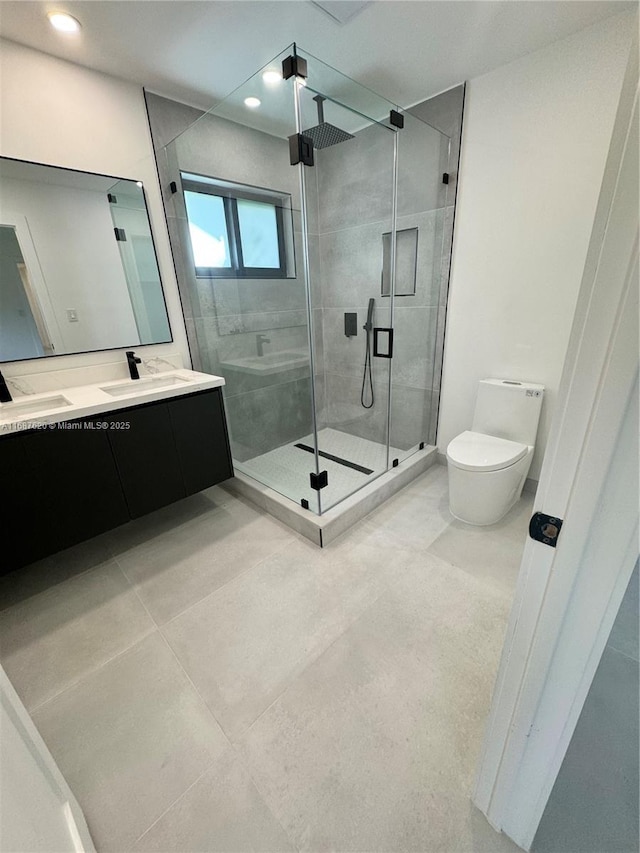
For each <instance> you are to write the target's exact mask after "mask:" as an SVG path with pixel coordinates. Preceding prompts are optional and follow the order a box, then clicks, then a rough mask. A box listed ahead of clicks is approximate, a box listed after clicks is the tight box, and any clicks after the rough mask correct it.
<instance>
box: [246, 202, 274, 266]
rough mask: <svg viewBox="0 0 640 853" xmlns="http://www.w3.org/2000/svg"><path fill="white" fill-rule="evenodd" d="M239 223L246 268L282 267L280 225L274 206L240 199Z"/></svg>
mask: <svg viewBox="0 0 640 853" xmlns="http://www.w3.org/2000/svg"><path fill="white" fill-rule="evenodd" d="M238 223H239V225H240V241H241V245H242V257H243V261H244V266H245V267H263V268H267V269H278V268H279V267H280V249H279V246H278V223H277V219H276V208H275V207H274V205H273V204H267V203H265V202H261V201H249V200H248V199H244V198H239V199H238Z"/></svg>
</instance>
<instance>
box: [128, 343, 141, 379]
mask: <svg viewBox="0 0 640 853" xmlns="http://www.w3.org/2000/svg"><path fill="white" fill-rule="evenodd" d="M126 356H127V364H128V365H129V376H130V377H131V378H132V379H140V374H139V373H138V365H139V364H140V363H141V362H142V359H141V358H138V356H137V355H136V354H135V352H134V351H133V350H128V351H127V353H126Z"/></svg>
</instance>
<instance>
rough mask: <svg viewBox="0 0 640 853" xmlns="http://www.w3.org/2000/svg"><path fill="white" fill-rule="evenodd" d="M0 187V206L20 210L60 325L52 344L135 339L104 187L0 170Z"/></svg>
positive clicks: (63, 347) (84, 346) (86, 345)
mask: <svg viewBox="0 0 640 853" xmlns="http://www.w3.org/2000/svg"><path fill="white" fill-rule="evenodd" d="M0 194H1V196H2V209H3V211H5V212H6V211H7V210H9V211H13V212H15V213H18V214H19V215H21V216H24V217H26V220H27V223H28V226H29V232H30V234H31V237H32V238H33V242H34V245H35V247H36V251H37V255H38V261H39V263H40V269H41V270H42V276H43V279H44V285H45V287H46V289H47V292H48V297H49V300H50V302H51V304H52V305H53V309H54V311H55V315H56V321H57V322H56V330H57V329H59V330H60V335H61V340H60V341H59V342H58V343H57V344H56V350H57V351H58V352H62V353H65V352H85V351H86V350H89V349H97V348H101V347H102V348H104V347H109V348H110V347H117V346H121V347H126V346H131V345H133V344H136V343H138V342H139V336H138V329H137V327H136V321H135V317H134V314H133V308H132V306H131V297H130V295H129V288H128V287H127V280H126V278H125V274H124V270H123V268H122V261H121V260H120V252H119V250H118V243H117V242H116V240H115V239H113V219H112V218H111V212H110V210H109V203H108V202H107V197H106V193H102V192H97V191H96V190H84V189H79V188H77V187H63V186H57V185H55V184H41V183H36V182H35V181H25V180H13V179H11V178H6V179H0ZM34 287H36V288H37V283H36V282H34ZM41 300H42V296H41ZM68 310H74V311H76V312H77V317H78V320H77V322H73V323H70V322H69V319H68V317H67V311H68ZM50 331H51V333H52V335H53V333H54V330H53V329H52V330H50Z"/></svg>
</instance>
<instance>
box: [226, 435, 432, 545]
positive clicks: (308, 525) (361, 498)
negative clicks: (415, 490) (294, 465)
mask: <svg viewBox="0 0 640 853" xmlns="http://www.w3.org/2000/svg"><path fill="white" fill-rule="evenodd" d="M436 461H437V448H435V447H425V448H424V450H418V451H417V452H416V453H414V454H413V455H412V456H410V457H409V458H408V459H406V460H404V461H403V462H401V463H400V464H399V465H398V466H397V467H396V468H392V469H391V470H390V471H387V472H386V473H385V474H381V475H380V476H379V477H377V478H376V479H375V480H374V481H373V482H371V483H369V484H368V485H366V486H363V487H362V488H361V489H360V490H359V491H358V492H356V493H355V494H353V495H350V496H349V497H348V498H345V499H344V500H343V501H340V503H339V504H336V506H334V507H332V508H331V509H329V510H327V512H325V513H323V514H322V515H314V514H313V513H312V512H310V511H309V510H308V509H303V508H302V507H301V506H298V505H297V504H296V503H294V502H293V501H292V500H289V498H285V497H284V496H283V495H279V494H278V493H277V492H275V491H274V490H273V489H271V488H269V487H268V486H265V485H263V484H262V483H259V482H258V481H257V480H254V479H253V478H252V477H249V476H247V475H246V474H242V473H241V472H237V473H236V475H235V477H233V478H232V479H231V480H227V481H226V482H225V483H222V484H221V485H222V487H223V488H224V489H226V490H227V491H228V492H231V493H232V494H236V495H240V496H241V497H244V498H247V500H249V501H251V502H252V503H254V504H256V506H258V507H260V509H263V510H265V511H266V512H268V513H269V515H272V516H273V517H274V518H277V519H278V521H282V522H283V523H284V524H286V525H287V526H288V527H290V528H291V529H292V530H295V532H296V533H299V534H301V535H302V536H304V537H305V538H307V539H310V540H311V541H312V542H313V543H314V544H316V545H319V546H320V547H322V546H324V545H328V544H329V543H330V542H333V540H334V539H337V538H338V536H340V535H341V534H342V533H344V532H345V531H346V530H348V529H349V528H350V527H352V526H353V525H354V524H356V523H357V522H358V521H361V520H362V519H363V518H364V517H365V516H366V515H369V513H370V512H373V510H374V509H376V508H377V507H379V506H380V504H383V503H384V502H385V501H386V500H387V499H388V498H390V497H391V496H392V495H394V494H395V493H396V492H398V491H400V489H402V488H404V486H406V485H407V484H408V483H410V482H411V481H412V480H415V478H416V477H418V476H419V475H420V474H423V473H424V472H425V471H426V470H427V469H429V468H430V467H431V466H432V465H434V464H436Z"/></svg>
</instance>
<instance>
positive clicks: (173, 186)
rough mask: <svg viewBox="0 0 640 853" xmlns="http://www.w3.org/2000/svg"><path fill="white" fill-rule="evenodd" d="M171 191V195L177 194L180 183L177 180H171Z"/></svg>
mask: <svg viewBox="0 0 640 853" xmlns="http://www.w3.org/2000/svg"><path fill="white" fill-rule="evenodd" d="M169 191H170V192H171V195H175V194H176V193H177V192H178V185H177V183H176V182H175V181H171V183H170V184H169Z"/></svg>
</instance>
